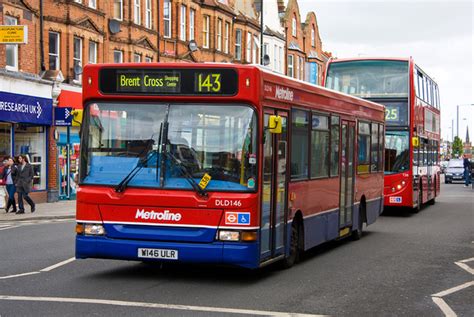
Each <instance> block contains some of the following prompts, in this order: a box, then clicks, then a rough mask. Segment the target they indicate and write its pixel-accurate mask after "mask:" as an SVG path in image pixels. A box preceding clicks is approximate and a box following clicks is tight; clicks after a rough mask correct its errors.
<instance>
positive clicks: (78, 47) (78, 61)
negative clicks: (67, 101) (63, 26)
mask: <svg viewBox="0 0 474 317" xmlns="http://www.w3.org/2000/svg"><path fill="white" fill-rule="evenodd" d="M73 48H74V52H73V61H74V64H73V66H74V70H75V69H76V67H78V66H80V67H82V39H81V38H80V37H77V36H75V37H74V47H73ZM81 78H82V76H81V75H80V74H76V72H74V80H77V81H81Z"/></svg>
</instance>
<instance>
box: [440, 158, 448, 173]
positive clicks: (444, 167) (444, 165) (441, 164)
mask: <svg viewBox="0 0 474 317" xmlns="http://www.w3.org/2000/svg"><path fill="white" fill-rule="evenodd" d="M448 163H449V161H441V162H440V164H439V165H440V167H441V173H442V174H444V173H445V172H446V168H447V167H448Z"/></svg>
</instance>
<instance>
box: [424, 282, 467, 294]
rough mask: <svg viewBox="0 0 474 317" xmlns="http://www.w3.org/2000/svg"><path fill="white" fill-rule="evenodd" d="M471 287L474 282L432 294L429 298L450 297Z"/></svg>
mask: <svg viewBox="0 0 474 317" xmlns="http://www.w3.org/2000/svg"><path fill="white" fill-rule="evenodd" d="M472 285H474V281H471V282H467V283H464V284H461V285H458V286H455V287H452V288H450V289H447V290H445V291H442V292H439V293H436V294H433V295H431V296H433V297H444V296H447V295H450V294H452V293H456V292H459V291H460V290H462V289H465V288H468V287H469V286H472Z"/></svg>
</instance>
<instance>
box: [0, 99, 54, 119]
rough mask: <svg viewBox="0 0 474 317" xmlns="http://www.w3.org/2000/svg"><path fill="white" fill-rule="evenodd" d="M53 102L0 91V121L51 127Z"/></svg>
mask: <svg viewBox="0 0 474 317" xmlns="http://www.w3.org/2000/svg"><path fill="white" fill-rule="evenodd" d="M52 115H53V100H52V99H49V98H41V97H34V96H26V95H20V94H12V93H8V92H3V91H0V120H1V121H8V122H18V123H33V124H41V125H51V124H52V119H53V118H52Z"/></svg>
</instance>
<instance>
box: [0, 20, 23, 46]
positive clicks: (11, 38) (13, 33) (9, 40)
mask: <svg viewBox="0 0 474 317" xmlns="http://www.w3.org/2000/svg"><path fill="white" fill-rule="evenodd" d="M26 43H28V27H27V26H26V25H0V44H26Z"/></svg>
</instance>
